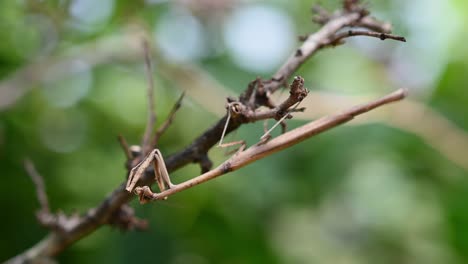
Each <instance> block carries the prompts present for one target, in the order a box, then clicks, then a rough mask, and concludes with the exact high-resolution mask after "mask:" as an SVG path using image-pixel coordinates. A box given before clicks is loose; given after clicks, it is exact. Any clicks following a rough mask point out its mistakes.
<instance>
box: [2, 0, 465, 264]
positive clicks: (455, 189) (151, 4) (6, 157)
mask: <svg viewBox="0 0 468 264" xmlns="http://www.w3.org/2000/svg"><path fill="white" fill-rule="evenodd" d="M339 2H340V1H338V0H335V1H326V7H327V8H329V9H336V8H338V7H339ZM367 2H369V3H368V5H369V8H370V10H371V11H372V13H373V14H374V15H375V16H376V17H379V18H382V19H385V20H387V21H391V22H392V23H393V24H394V26H395V30H394V32H395V33H396V34H402V35H405V36H406V37H407V39H408V40H409V42H408V43H406V44H401V43H392V42H388V41H387V42H380V41H378V40H376V39H355V40H354V39H353V40H350V41H349V43H348V44H347V45H345V46H343V47H338V48H335V49H329V50H326V51H322V52H320V54H318V55H317V56H316V57H314V58H313V59H311V60H310V61H309V62H307V64H306V65H304V66H303V67H302V68H301V69H300V72H299V73H300V74H301V75H302V76H304V78H305V79H306V82H307V85H308V87H311V89H329V90H333V91H335V92H341V93H343V94H364V93H369V92H377V93H384V92H386V91H389V90H392V89H395V88H396V87H397V86H402V85H404V86H406V87H409V88H410V90H411V91H412V94H413V95H412V97H413V99H415V100H419V101H421V102H424V103H426V104H427V105H428V106H430V107H433V108H434V109H436V110H437V111H440V112H441V113H442V114H443V115H444V116H445V117H446V118H447V119H448V120H451V121H453V122H455V123H456V124H457V125H458V126H459V127H461V128H463V129H468V119H467V117H468V108H467V107H466V106H467V105H468V92H467V91H466V86H467V84H468V79H467V75H466V72H467V68H468V67H467V65H468V49H467V48H466V43H465V42H466V41H465V38H466V36H467V34H468V32H467V28H466V27H464V26H463V25H464V24H466V23H467V22H468V21H467V17H468V16H467V12H468V2H466V1H461V0H450V1H443V0H435V1H430V2H426V1H423V0H418V1H416V0H415V1H404V0H395V1H382V0H379V1H367ZM313 3H314V2H313V1H305V0H301V1H279V0H275V1H252V2H251V1H237V0H222V1H214V0H204V1H191V0H180V1H173V2H171V1H158V0H153V1H151V0H148V1H143V0H140V1H123V0H106V1H92V0H65V1H37V0H24V1H17V0H2V1H0V39H1V40H2V41H0V92H1V96H0V105H1V108H0V168H1V175H2V184H1V185H0V195H1V199H0V209H1V210H2V212H3V215H4V216H3V218H2V222H1V225H0V230H1V233H2V234H3V239H2V240H1V241H0V248H1V250H0V260H6V259H8V258H9V257H12V256H14V255H15V254H18V253H20V252H22V251H23V250H25V249H27V248H28V247H30V246H32V245H33V244H35V243H36V242H38V241H39V240H40V239H41V238H42V237H43V236H44V235H45V234H46V233H47V230H45V229H44V228H42V227H40V226H39V225H38V223H37V222H36V220H35V216H34V212H35V210H36V209H37V208H38V202H37V200H36V196H35V192H34V191H35V190H34V188H33V185H32V183H31V180H30V179H29V178H28V176H27V175H26V174H25V172H24V169H23V166H22V161H23V159H24V158H25V157H30V158H31V159H32V160H33V161H34V163H35V164H36V166H37V168H38V170H39V172H40V173H41V174H42V175H43V176H44V178H45V182H46V185H47V192H48V195H49V199H50V203H51V206H52V208H53V209H54V210H63V211H64V212H66V213H72V212H76V211H77V212H85V211H86V210H87V209H88V208H91V207H93V206H95V205H97V204H98V203H99V202H100V201H101V200H102V199H103V198H104V197H105V195H106V194H108V193H110V192H111V191H112V190H113V189H114V188H115V187H116V186H118V185H119V184H120V183H121V182H122V181H123V180H124V178H125V170H124V161H125V158H124V154H123V153H122V151H121V149H120V147H119V145H118V143H117V140H116V136H117V135H118V134H122V135H124V136H125V137H126V138H127V139H128V141H129V142H131V143H133V144H136V143H138V142H139V141H140V137H141V135H142V132H143V130H144V127H145V120H146V106H145V105H146V102H145V89H146V77H145V74H144V66H143V59H142V58H141V51H140V50H136V51H135V52H134V53H133V54H134V55H133V57H132V58H124V59H116V60H114V59H112V57H111V58H110V59H107V60H105V59H100V58H99V56H100V55H101V54H93V53H91V54H92V56H90V57H88V59H84V58H83V59H82V60H80V59H79V58H80V52H81V51H82V50H85V49H86V50H87V51H89V50H93V47H94V46H93V45H95V44H96V43H98V42H99V41H101V40H105V39H107V38H109V39H112V38H114V37H116V36H117V37H118V36H120V35H123V34H126V33H124V32H125V30H130V31H131V30H132V28H133V26H135V25H138V27H143V28H144V29H145V30H147V31H148V32H149V33H150V35H151V36H152V41H153V42H154V45H155V47H160V48H161V52H160V54H159V55H158V56H157V57H156V58H155V74H154V78H156V87H157V88H156V95H157V96H156V106H157V111H158V117H159V119H158V123H161V122H162V120H163V118H164V116H165V115H166V114H167V113H168V112H169V110H170V108H171V106H172V104H173V102H175V100H176V98H177V97H178V96H179V94H180V93H181V91H182V90H184V89H190V87H179V86H177V85H176V82H174V80H171V79H170V78H167V76H164V75H163V74H160V69H163V67H164V63H162V61H163V60H164V61H167V62H168V63H170V64H172V65H174V67H177V65H186V64H193V65H196V66H197V67H199V68H200V69H202V70H204V71H206V72H207V73H209V74H210V75H212V76H213V77H214V78H215V79H217V80H219V81H220V82H221V83H222V84H223V85H225V86H226V87H227V88H229V89H230V90H231V91H230V92H229V93H230V94H229V95H235V94H237V93H239V92H240V91H242V90H243V89H244V87H245V86H246V84H247V83H248V82H249V81H250V80H252V79H254V78H255V77H256V76H258V75H260V76H263V77H268V76H270V75H271V74H272V73H273V72H274V71H275V69H276V68H277V67H278V66H279V65H280V64H281V61H284V58H285V56H283V57H279V59H278V60H277V61H276V62H275V63H276V64H275V63H273V64H274V65H273V64H271V65H269V64H267V65H264V66H263V68H249V67H248V65H247V66H245V65H246V63H245V62H244V64H242V63H239V59H238V58H237V57H236V54H238V53H239V52H244V50H243V47H247V48H252V49H253V48H255V45H257V44H260V45H263V47H264V49H268V50H270V49H272V50H273V51H274V50H275V42H277V41H279V40H271V41H268V40H267V41H266V42H264V43H263V42H262V39H260V40H258V39H247V40H245V39H239V41H240V42H239V43H238V44H239V45H240V48H239V49H240V50H235V47H231V45H227V43H225V42H226V41H225V39H226V37H225V35H224V34H225V31H226V30H228V29H227V28H226V27H224V26H223V25H224V24H225V23H227V22H226V21H229V19H230V17H231V15H232V14H233V13H235V12H241V11H242V10H245V9H246V8H249V7H252V8H254V7H256V8H257V9H250V10H257V11H258V10H260V11H265V10H267V11H268V12H273V13H271V14H274V15H275V16H273V17H275V19H280V20H281V21H282V22H281V21H279V20H278V21H279V22H278V23H283V22H284V23H285V24H271V25H270V26H271V28H269V29H268V30H265V32H268V31H270V30H271V31H272V32H274V33H275V32H276V31H275V29H277V28H282V27H284V29H285V31H284V33H282V34H286V35H284V36H283V35H281V36H279V38H280V39H281V38H283V39H286V38H289V37H290V38H291V39H293V38H295V36H296V35H298V34H305V33H309V32H312V30H315V29H317V28H318V26H317V25H312V24H311V22H310V12H309V11H308V10H309V9H310V6H312V4H313ZM419 7H421V10H422V11H421V10H420V9H419ZM278 14H279V15H278ZM441 17H443V20H442V19H441ZM266 18H267V17H265V19H266ZM283 20H284V21H283ZM174 21H183V23H182V22H181V23H182V24H181V25H176V26H178V27H175V29H177V31H176V30H175V29H174V28H169V26H171V25H172V26H173V25H174V23H175V22H174ZM258 21H262V16H259V17H257V18H256V19H253V20H251V21H247V24H249V23H250V24H251V25H252V27H255V26H256V24H255V23H257V22H258ZM171 23H172V24H171ZM288 23H289V24H288ZM162 25H163V26H162ZM288 25H289V26H288ZM235 26H236V25H233V27H235ZM135 28H136V27H135ZM171 30H172V31H171ZM288 30H289V31H288ZM179 31H180V32H179ZM161 32H162V33H161ZM164 32H166V33H164ZM167 32H169V33H167ZM197 32H198V33H197ZM200 32H201V33H200ZM260 33H262V32H259V34H260ZM164 34H166V35H164ZM167 34H169V35H167ZM287 34H289V35H287ZM439 35H440V36H439ZM262 36H263V35H262ZM270 37H272V38H274V37H275V36H274V35H273V36H270V35H265V36H264V38H270ZM105 43H107V42H105ZM116 43H117V44H116ZM287 43H289V42H286V44H284V45H286V47H287V51H288V52H290V51H292V50H294V46H295V45H296V43H295V41H292V42H291V43H292V45H291V44H287ZM231 44H232V43H231ZM96 45H97V44H96ZM106 45H108V46H105V47H106V49H105V50H113V49H114V48H115V45H117V46H118V45H119V42H111V41H109V43H108V44H106ZM121 45H123V44H121ZM287 45H290V46H287ZM90 47H91V48H90ZM177 47H182V49H180V48H179V49H176V48H177ZM261 47H262V46H260V48H261ZM172 48H175V51H174V50H172ZM96 50H99V49H96ZM260 51H261V50H260ZM74 52H75V53H74ZM174 52H175V53H174ZM236 52H237V53H236ZM278 52H279V53H281V52H283V53H284V50H279V51H278ZM72 53H73V54H75V55H76V54H77V55H78V59H74V60H71V61H68V62H69V64H67V65H60V64H59V66H58V67H56V68H53V69H49V68H48V67H49V66H51V64H47V63H44V64H42V62H44V61H47V59H53V60H57V61H60V60H65V59H66V58H67V56H69V55H70V54H72ZM88 54H89V53H88ZM168 54H169V55H168ZM170 54H175V56H176V57H171V56H170ZM281 54H282V53H281ZM285 55H287V54H286V53H285ZM250 57H252V58H251V59H252V60H253V61H250V62H248V63H259V64H260V63H262V60H264V59H265V58H263V57H258V58H257V57H255V56H250ZM256 59H257V60H258V62H256V61H255V60H256ZM267 59H268V58H267ZM93 60H95V61H93ZM34 64H35V65H36V67H33V68H32V69H33V71H25V70H24V69H27V67H28V66H29V65H34ZM55 66H57V65H55ZM22 70H23V72H22V73H21V71H22ZM25 72H26V73H25ZM18 73H21V74H23V75H20V76H21V77H24V78H21V79H19V80H17V79H15V76H16V75H15V74H18ZM10 80H13V81H12V82H9V81H10ZM223 92H225V91H223ZM17 93H19V94H20V95H19V96H18V95H17ZM205 93H206V103H208V102H209V101H210V100H214V99H213V97H212V96H211V94H210V93H211V92H210V91H209V90H207V91H205ZM227 93H228V92H226V94H225V96H227V95H228V94H227ZM7 101H11V102H10V103H5V102H7ZM204 104H205V102H199V101H197V100H195V99H193V98H190V97H188V98H187V99H186V100H185V102H184V104H183V108H182V109H181V111H180V112H179V114H178V116H177V118H176V120H175V123H174V125H173V126H172V127H171V128H170V129H169V131H168V132H167V133H166V134H165V135H164V136H163V138H162V140H161V145H160V149H161V150H162V152H163V154H165V155H168V154H170V153H174V152H175V151H178V150H180V149H182V148H183V147H184V146H186V144H188V143H189V142H191V141H192V140H193V139H194V138H195V137H196V136H197V135H199V134H200V133H201V132H202V131H203V130H204V129H206V128H208V127H209V126H210V125H211V124H212V123H213V122H215V120H217V117H216V115H215V114H213V113H211V112H210V111H207V110H206V109H205V108H204ZM414 123H415V125H416V126H417V123H418V120H414ZM300 124H302V122H299V121H291V122H290V123H289V126H290V127H296V126H298V125H300ZM261 133H262V125H261V124H253V125H248V126H245V127H242V129H240V131H238V132H237V133H235V134H234V135H233V136H230V139H231V140H235V139H240V138H243V139H246V140H247V141H248V142H255V141H256V140H257V139H258V137H259V136H260V135H261ZM444 136H446V135H440V137H441V139H445V138H444ZM455 144H456V143H455ZM211 152H212V153H211V155H212V157H213V160H214V161H216V162H217V163H219V162H221V161H222V160H223V158H224V156H223V151H221V150H213V151H211ZM198 173H199V169H198V167H197V166H195V165H190V166H187V167H185V168H183V169H181V170H179V171H177V172H175V173H173V174H172V177H174V178H175V182H178V181H181V180H184V179H188V178H190V177H193V176H195V175H197V174H198ZM467 176H468V172H467V171H466V170H464V169H462V168H460V167H458V166H456V165H455V164H454V163H452V162H451V161H450V160H449V159H447V158H446V157H445V156H443V155H441V154H440V153H438V152H436V151H435V150H434V148H432V146H431V145H430V144H425V143H424V142H423V141H422V140H421V138H420V137H418V135H414V134H410V133H409V132H407V131H400V130H397V129H392V128H389V127H387V126H385V124H380V125H375V124H374V125H363V126H357V127H350V126H343V127H340V128H338V129H335V130H333V131H331V132H329V133H326V134H324V135H320V136H318V137H316V138H313V139H311V140H308V141H306V142H305V143H303V144H300V145H299V146H295V147H293V148H290V149H288V150H285V151H283V152H282V153H279V154H276V155H274V156H272V157H269V158H267V159H265V160H261V161H258V162H256V163H255V164H252V165H250V166H249V167H247V168H244V169H242V170H240V171H238V172H236V173H232V174H231V175H228V176H226V177H222V178H220V179H218V180H215V181H212V182H209V183H207V184H204V185H202V186H198V187H196V188H193V189H190V190H187V191H185V192H183V193H180V194H177V195H174V196H173V197H171V199H169V201H167V202H158V203H155V204H150V205H145V206H140V205H139V204H137V202H132V206H134V207H135V208H136V210H137V215H138V216H140V217H143V218H146V219H148V220H149V222H150V229H149V230H148V231H147V232H127V233H122V232H120V231H118V230H116V229H113V228H110V227H107V226H106V227H103V228H101V229H99V230H98V231H97V232H95V233H93V234H91V235H90V236H88V237H86V238H84V239H83V240H81V241H79V242H78V243H76V244H75V245H73V246H72V247H71V248H69V249H68V250H67V251H66V252H65V253H64V254H62V255H60V256H59V257H58V260H59V261H60V262H64V263H98V262H106V263H108V262H109V263H128V262H163V263H376V262H378V263H467V262H468V204H467V203H466V201H467V200H468V178H467Z"/></svg>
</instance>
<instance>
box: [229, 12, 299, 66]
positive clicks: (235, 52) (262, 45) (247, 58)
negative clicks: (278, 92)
mask: <svg viewBox="0 0 468 264" xmlns="http://www.w3.org/2000/svg"><path fill="white" fill-rule="evenodd" d="M294 39H295V38H294V31H293V27H292V22H291V20H290V18H289V17H288V16H287V15H286V14H284V13H283V12H282V11H280V10H278V9H275V8H272V7H269V6H253V7H245V8H241V9H238V10H237V11H235V12H234V14H233V15H232V16H231V17H230V18H229V19H228V21H227V22H226V25H225V34H224V40H225V42H226V46H227V48H228V50H229V53H230V55H231V56H232V57H233V60H234V62H235V63H236V64H238V65H239V66H240V67H242V68H244V69H246V70H250V71H255V72H267V71H271V70H273V69H275V68H277V67H278V66H279V64H280V63H281V62H282V61H283V60H284V59H285V58H286V57H287V56H288V54H289V53H290V52H291V50H292V48H293V45H294Z"/></svg>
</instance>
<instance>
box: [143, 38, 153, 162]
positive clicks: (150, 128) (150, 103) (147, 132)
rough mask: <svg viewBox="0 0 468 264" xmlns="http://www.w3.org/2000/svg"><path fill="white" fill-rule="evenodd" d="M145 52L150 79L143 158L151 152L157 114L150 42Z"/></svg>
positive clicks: (146, 42) (144, 44)
mask: <svg viewBox="0 0 468 264" xmlns="http://www.w3.org/2000/svg"><path fill="white" fill-rule="evenodd" d="M143 50H144V55H145V65H146V67H145V68H146V74H147V77H148V119H147V122H146V129H145V134H144V135H143V139H142V141H141V148H142V156H145V155H146V154H148V153H149V152H150V151H151V148H152V146H151V135H152V134H153V129H154V124H155V123H156V112H155V107H154V80H153V70H152V66H151V56H150V50H149V44H148V41H146V40H144V41H143Z"/></svg>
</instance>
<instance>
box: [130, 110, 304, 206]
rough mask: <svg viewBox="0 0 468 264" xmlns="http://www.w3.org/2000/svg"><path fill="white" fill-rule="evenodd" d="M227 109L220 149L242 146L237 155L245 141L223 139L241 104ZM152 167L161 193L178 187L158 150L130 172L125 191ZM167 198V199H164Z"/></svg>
mask: <svg viewBox="0 0 468 264" xmlns="http://www.w3.org/2000/svg"><path fill="white" fill-rule="evenodd" d="M299 103H300V102H298V103H297V104H296V105H295V106H294V107H292V108H291V109H290V110H289V111H288V112H287V113H286V114H285V115H284V116H283V117H282V118H281V119H280V120H278V121H277V122H276V124H275V125H273V126H272V128H271V129H269V130H268V131H266V132H265V134H264V135H263V136H262V137H261V138H260V141H259V143H258V144H263V143H265V142H266V141H268V140H269V139H270V137H271V136H270V133H271V131H272V130H273V129H274V128H275V127H277V126H278V125H279V124H280V123H281V122H283V121H284V119H286V118H287V116H289V113H290V112H292V111H294V110H295V109H296V108H297V106H298V105H299ZM226 108H227V118H226V122H225V125H224V129H223V132H222V134H221V139H220V141H219V143H218V147H221V148H224V147H230V146H235V145H240V147H239V148H238V149H236V150H235V152H236V153H239V152H242V151H243V150H244V149H245V146H246V143H245V141H244V140H240V141H234V142H229V143H223V139H224V136H225V134H226V130H227V127H228V125H229V122H230V119H231V115H232V113H236V112H238V111H239V109H238V108H239V102H230V103H228V104H227V107H226ZM234 155H235V154H234ZM151 165H153V168H154V176H155V180H156V183H157V184H158V187H159V192H160V193H161V192H164V191H165V190H167V189H171V188H174V187H176V186H177V185H176V184H174V183H172V182H171V178H170V177H169V172H168V171H167V168H166V164H165V162H164V158H163V156H162V154H161V151H160V150H159V149H157V148H156V149H154V150H153V151H151V152H150V153H149V154H148V155H147V156H146V157H145V158H144V159H143V160H142V161H141V162H140V163H138V164H137V165H136V166H135V167H133V168H132V169H131V170H130V174H129V176H128V180H127V184H126V186H125V189H126V190H127V191H128V192H133V191H134V190H135V186H136V184H137V183H138V181H139V180H140V178H141V177H142V175H143V174H144V173H145V171H146V169H147V168H149V167H150V166H151ZM143 188H149V187H147V186H145V187H143ZM166 198H167V197H165V198H164V199H166Z"/></svg>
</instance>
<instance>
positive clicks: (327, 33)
mask: <svg viewBox="0 0 468 264" xmlns="http://www.w3.org/2000/svg"><path fill="white" fill-rule="evenodd" d="M385 25H388V24H381V25H380V24H379V22H377V21H376V20H374V19H372V18H370V17H368V15H367V14H366V13H365V12H362V10H355V9H353V10H342V11H340V12H338V13H337V15H333V16H332V17H330V18H329V20H328V21H326V23H325V24H324V25H323V27H322V28H321V29H320V30H319V31H318V32H316V33H314V34H311V35H310V36H308V37H307V39H306V40H305V42H304V43H303V44H302V45H301V47H299V48H298V49H297V50H296V52H294V54H292V55H291V56H290V57H289V59H288V60H287V61H286V62H285V63H284V64H283V66H282V67H281V68H280V69H279V70H278V71H277V72H276V73H275V74H274V76H273V77H272V78H271V79H270V80H268V81H265V82H260V83H259V84H257V89H256V91H255V102H257V103H258V104H254V105H255V106H254V107H257V106H260V105H267V104H268V103H269V95H270V94H271V93H273V92H275V91H276V90H278V89H279V88H281V87H282V86H284V84H285V83H286V82H287V81H288V79H289V78H290V77H291V76H292V74H293V73H294V72H295V71H296V70H297V69H298V68H299V67H300V66H301V65H302V64H303V63H304V62H305V61H306V60H307V59H308V58H310V57H311V56H312V55H314V54H315V53H316V52H317V51H318V50H320V49H322V48H324V44H326V43H328V42H329V41H330V39H333V38H334V37H335V35H336V33H338V32H339V31H340V30H341V29H343V28H345V27H351V26H361V27H365V28H368V29H370V30H374V31H379V30H376V29H382V30H381V31H384V30H383V29H384V27H386V26H385ZM372 27H373V28H374V29H372ZM387 31H389V30H387ZM149 72H150V73H151V71H149ZM150 73H149V75H151V74H150ZM148 77H149V76H148ZM149 78H150V77H149ZM151 82H152V80H151ZM258 85H260V86H258ZM260 87H262V88H261V89H259V88H260ZM149 90H152V88H150V89H149ZM149 90H148V91H149ZM397 95H398V96H401V97H403V93H402V92H401V91H400V93H399V94H397ZM393 96H395V97H393ZM398 96H396V95H392V96H390V97H388V98H386V99H382V100H380V101H376V102H373V103H371V104H368V105H363V106H360V107H357V108H355V109H352V110H350V111H347V112H345V113H343V114H340V115H336V116H332V117H327V118H322V119H319V120H317V121H315V122H312V123H310V124H308V125H307V126H304V127H302V128H299V129H295V130H292V131H290V132H288V133H285V134H283V135H282V136H279V137H277V138H275V139H273V140H271V141H270V142H268V143H266V144H264V145H261V146H253V147H251V148H249V149H247V150H246V151H244V152H242V153H240V154H239V155H236V156H234V157H233V158H231V159H230V160H229V161H228V162H226V163H223V165H221V166H219V167H218V168H216V169H214V170H211V171H209V172H207V173H205V174H203V175H205V176H203V175H201V176H199V177H197V178H195V179H196V180H195V179H193V180H189V181H188V182H185V184H181V185H179V186H182V187H178V188H188V187H190V186H193V185H195V184H199V183H198V181H201V180H203V179H205V178H210V177H211V178H213V177H217V176H219V175H221V174H219V175H215V174H217V173H220V172H223V173H226V172H228V171H232V170H235V169H238V168H240V167H242V166H245V165H247V164H249V163H251V162H253V161H255V160H257V159H259V158H262V157H264V156H267V155H270V154H271V153H274V152H277V151H279V150H281V149H283V148H286V147H289V146H290V145H293V144H297V143H298V142H300V141H302V140H304V139H306V138H308V137H311V136H312V135H315V134H318V133H320V132H323V131H325V130H327V129H330V128H332V127H335V126H337V125H339V124H341V123H344V122H347V121H349V120H351V119H352V118H353V117H354V116H356V115H358V114H362V113H364V112H366V111H369V110H371V109H373V108H375V107H378V106H380V105H383V104H385V103H388V102H390V101H391V100H393V99H395V98H397V97H398ZM149 97H152V95H149ZM398 98H399V97H398ZM259 99H262V100H263V101H260V100H259ZM399 99H401V98H399ZM265 100H266V101H265ZM395 100H396V99H395ZM149 109H153V107H151V106H149ZM149 115H150V113H149ZM226 118H227V116H224V117H223V118H221V119H220V120H218V121H217V122H216V123H215V124H214V125H213V126H212V127H211V128H209V129H207V130H206V131H205V132H204V133H203V134H202V135H200V136H199V137H198V138H196V139H195V140H194V141H193V143H192V144H190V145H189V146H188V147H186V148H185V149H183V150H182V151H180V152H178V153H175V154H173V155H171V156H169V157H167V158H166V159H165V161H166V167H167V169H168V171H169V172H172V171H174V170H176V169H178V168H180V167H182V166H184V165H186V164H188V163H191V162H199V163H200V164H202V168H203V169H204V170H205V171H206V170H208V169H209V168H210V167H211V162H210V161H209V159H208V156H207V152H208V150H209V149H210V148H211V147H213V146H214V145H215V144H216V143H217V141H218V140H219V138H220V135H221V133H222V131H223V127H224V125H225V123H226ZM247 121H248V119H244V120H241V119H240V118H237V119H236V118H234V119H233V120H232V121H231V122H229V124H228V126H227V131H226V133H229V132H231V131H234V130H236V129H237V128H239V127H240V126H241V125H242V124H243V123H246V122H247ZM151 123H152V122H151V120H150V118H149V119H148V124H147V125H148V127H150V128H152V126H150V125H151ZM153 124H154V123H153ZM147 131H148V128H147ZM146 134H147V133H145V135H146ZM146 138H147V137H146V136H145V137H144V139H146ZM291 138H295V139H294V140H292V139H291ZM145 142H147V141H146V140H143V144H142V145H143V146H142V147H144V146H145ZM143 151H145V150H143ZM247 157H250V158H247ZM153 175H154V174H153V172H152V170H150V171H147V173H146V174H145V177H142V179H141V180H140V182H139V184H141V185H151V184H152V183H154V179H153ZM210 175H211V176H210ZM214 175H215V176H214ZM202 176H203V177H202ZM200 177H202V178H200ZM178 188H174V189H170V190H168V191H166V193H165V194H164V195H163V196H168V195H170V194H172V193H173V192H176V191H181V189H178ZM133 197H134V196H133V195H132V194H131V193H128V192H127V191H126V190H125V183H122V184H121V185H120V186H119V187H118V188H117V189H116V190H114V191H113V192H112V193H111V194H110V195H109V196H107V197H106V198H105V200H104V201H103V202H102V203H101V204H100V205H98V206H97V207H95V208H92V209H90V210H89V211H88V212H87V213H86V215H84V216H82V217H80V218H79V219H77V220H76V221H74V222H72V223H70V225H69V226H67V228H66V229H65V230H64V231H63V232H58V231H56V230H51V231H50V234H49V235H48V236H46V237H45V238H44V239H43V240H41V241H40V242H38V244H36V245H34V246H32V247H31V248H30V249H28V250H26V251H25V252H24V253H22V254H20V255H18V256H16V257H14V258H12V259H10V260H9V261H8V262H7V263H26V262H29V261H31V260H39V259H48V258H50V257H53V256H56V255H57V254H59V253H60V252H62V251H63V250H65V249H66V248H68V247H69V246H70V245H71V244H73V243H74V242H76V241H78V240H79V239H81V238H83V237H85V236H87V235H88V234H90V233H92V232H94V231H95V230H96V229H97V228H99V227H100V226H102V225H104V224H110V223H113V222H114V220H115V219H114V217H116V215H119V214H116V213H117V212H119V210H122V206H123V205H125V204H126V203H127V202H129V201H130V200H131V199H132V198H133Z"/></svg>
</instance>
